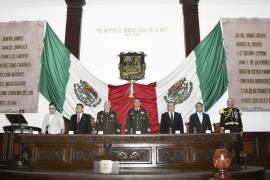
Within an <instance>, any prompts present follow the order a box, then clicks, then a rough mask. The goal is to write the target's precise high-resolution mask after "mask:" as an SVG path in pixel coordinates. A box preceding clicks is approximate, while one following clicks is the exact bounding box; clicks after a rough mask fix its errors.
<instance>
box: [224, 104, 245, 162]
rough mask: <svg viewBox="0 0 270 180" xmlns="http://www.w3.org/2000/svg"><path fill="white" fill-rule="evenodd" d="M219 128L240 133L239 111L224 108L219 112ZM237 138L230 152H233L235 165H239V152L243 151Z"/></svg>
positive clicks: (240, 141) (241, 127)
mask: <svg viewBox="0 0 270 180" xmlns="http://www.w3.org/2000/svg"><path fill="white" fill-rule="evenodd" d="M220 115H221V116H220V126H221V127H224V129H225V130H226V129H228V130H230V132H236V133H240V135H241V134H242V132H243V124H242V119H241V111H240V110H239V109H237V108H224V109H222V110H220ZM240 135H238V136H237V142H235V143H234V144H233V145H232V147H231V150H234V151H235V153H236V154H235V155H236V161H237V164H240V151H241V150H243V143H242V140H241V136H240Z"/></svg>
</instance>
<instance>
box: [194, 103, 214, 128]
mask: <svg viewBox="0 0 270 180" xmlns="http://www.w3.org/2000/svg"><path fill="white" fill-rule="evenodd" d="M195 108H196V113H194V114H192V115H191V116H190V118H189V126H190V129H191V132H193V133H195V132H194V131H195V130H196V132H198V133H205V132H206V130H210V131H211V132H212V126H211V121H210V117H209V115H208V114H206V113H204V112H203V104H202V103H200V102H198V103H197V104H196V105H195Z"/></svg>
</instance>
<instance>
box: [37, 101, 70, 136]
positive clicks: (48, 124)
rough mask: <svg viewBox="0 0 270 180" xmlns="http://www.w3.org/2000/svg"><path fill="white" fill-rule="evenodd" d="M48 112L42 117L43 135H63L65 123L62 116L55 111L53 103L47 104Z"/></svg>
mask: <svg viewBox="0 0 270 180" xmlns="http://www.w3.org/2000/svg"><path fill="white" fill-rule="evenodd" d="M49 112H50V113H48V114H46V115H45V116H44V120H43V123H42V133H43V134H61V133H64V130H65V123H64V119H63V116H62V115H61V114H60V113H58V112H57V111H56V105H55V104H54V103H50V104H49Z"/></svg>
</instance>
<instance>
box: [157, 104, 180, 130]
mask: <svg viewBox="0 0 270 180" xmlns="http://www.w3.org/2000/svg"><path fill="white" fill-rule="evenodd" d="M167 110H168V112H165V113H163V114H162V115H161V122H160V133H161V134H168V133H170V128H171V131H172V133H175V131H177V130H179V131H180V132H181V133H184V128H183V120H182V116H181V114H180V113H177V112H175V104H174V103H173V102H169V103H168V104H167Z"/></svg>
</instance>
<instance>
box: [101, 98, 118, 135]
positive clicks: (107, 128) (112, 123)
mask: <svg viewBox="0 0 270 180" xmlns="http://www.w3.org/2000/svg"><path fill="white" fill-rule="evenodd" d="M111 106H112V105H111V101H109V100H108V101H105V103H104V110H103V111H100V112H98V114H97V122H96V130H97V131H103V133H104V134H120V128H121V126H120V124H119V123H118V119H117V113H116V112H113V111H111Z"/></svg>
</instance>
